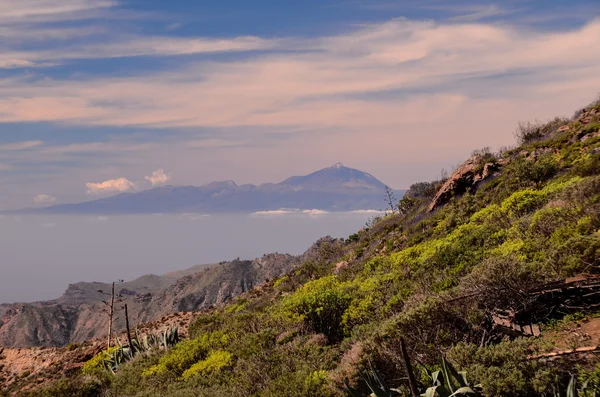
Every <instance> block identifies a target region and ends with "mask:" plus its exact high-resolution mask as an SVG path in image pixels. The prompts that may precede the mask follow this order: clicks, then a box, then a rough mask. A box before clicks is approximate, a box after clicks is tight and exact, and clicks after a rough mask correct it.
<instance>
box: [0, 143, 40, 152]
mask: <svg viewBox="0 0 600 397" xmlns="http://www.w3.org/2000/svg"><path fill="white" fill-rule="evenodd" d="M43 144H44V142H42V141H23V142H12V143H5V144H0V151H12V150H25V149H31V148H35V147H38V146H41V145H43Z"/></svg>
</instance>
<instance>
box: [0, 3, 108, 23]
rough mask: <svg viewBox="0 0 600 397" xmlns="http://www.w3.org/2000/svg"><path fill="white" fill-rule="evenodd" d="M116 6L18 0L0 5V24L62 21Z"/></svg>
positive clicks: (87, 15) (86, 15)
mask: <svg viewBox="0 0 600 397" xmlns="http://www.w3.org/2000/svg"><path fill="white" fill-rule="evenodd" d="M116 5H117V2H116V1H111V0H19V1H11V2H6V1H5V2H1V3H0V23H22V22H31V21H44V22H53V21H64V20H65V19H72V18H76V17H79V18H81V17H90V16H91V15H90V14H89V12H90V11H95V10H99V9H106V8H110V7H114V6H116Z"/></svg>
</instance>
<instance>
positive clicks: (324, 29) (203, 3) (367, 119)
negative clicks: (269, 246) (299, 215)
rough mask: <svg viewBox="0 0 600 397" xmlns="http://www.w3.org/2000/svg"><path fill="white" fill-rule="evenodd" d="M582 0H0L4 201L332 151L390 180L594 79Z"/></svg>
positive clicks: (444, 163)
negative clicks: (488, 0)
mask: <svg viewBox="0 0 600 397" xmlns="http://www.w3.org/2000/svg"><path fill="white" fill-rule="evenodd" d="M598 48H600V2H598V1H597V0H589V1H586V0H580V1H569V2H566V1H557V0H504V1H502V2H499V1H498V2H486V1H443V0H418V1H416V0H415V1H411V0H404V1H399V0H398V1H391V0H302V1H275V0H254V1H251V2H250V1H246V0H220V1H212V0H211V1H209V0H173V1H158V0H0V209H16V208H22V207H30V206H43V205H48V204H53V203H66V202H77V201H83V200H89V199H91V198H95V197H100V196H106V195H110V194H115V193H118V192H125V191H136V190H143V189H148V188H151V187H153V186H161V185H164V184H173V185H201V184H204V183H208V182H210V181H214V180H235V181H236V182H238V183H255V184H259V183H265V182H278V181H281V180H283V179H285V178H287V177H289V176H291V175H302V174H307V173H310V172H312V171H315V170H317V169H319V168H324V167H327V166H331V165H333V164H334V163H336V162H343V163H344V164H345V165H347V166H350V167H353V168H358V169H361V170H363V171H366V172H369V173H371V174H373V175H375V176H376V177H378V178H379V179H381V180H382V181H383V182H385V183H386V184H388V185H390V186H392V187H393V188H396V189H402V188H406V187H408V186H409V185H410V184H412V183H414V182H417V181H422V180H431V179H435V178H436V177H438V176H439V175H440V172H441V170H442V169H443V168H445V169H451V168H452V167H453V166H455V165H457V164H458V163H460V162H461V161H462V160H464V159H465V158H466V157H467V156H468V155H469V154H470V153H471V152H472V151H473V150H475V149H480V148H482V147H486V146H489V147H492V148H493V149H497V148H500V147H502V146H507V145H511V144H513V143H514V131H515V127H516V125H517V123H518V122H519V121H525V120H536V119H538V120H545V119H549V118H551V117H554V116H571V115H572V114H573V112H574V111H575V110H577V109H578V108H581V107H583V106H585V105H586V104H587V103H589V102H591V101H592V100H594V99H595V98H596V97H597V95H598V93H599V92H600V51H598Z"/></svg>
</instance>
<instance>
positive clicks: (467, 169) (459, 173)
mask: <svg viewBox="0 0 600 397" xmlns="http://www.w3.org/2000/svg"><path fill="white" fill-rule="evenodd" d="M499 166H500V162H498V161H489V162H485V160H484V158H483V157H482V156H471V157H470V158H469V159H468V160H467V161H465V162H464V163H463V164H462V165H461V166H460V167H458V169H457V170H456V171H454V173H453V174H452V175H451V176H450V178H448V180H447V181H446V182H445V183H444V184H443V185H442V187H441V188H440V190H438V192H437V193H436V195H435V197H434V198H433V200H432V201H431V204H429V211H430V212H431V211H433V210H435V209H436V208H438V207H441V206H443V205H445V204H446V203H448V202H449V201H450V199H452V197H455V196H459V195H461V194H463V193H465V192H466V191H467V190H469V189H472V188H474V187H475V186H476V185H477V184H478V183H480V182H481V181H483V180H485V179H487V178H489V177H490V176H492V175H493V174H494V173H495V172H496V171H497V170H498V168H499Z"/></svg>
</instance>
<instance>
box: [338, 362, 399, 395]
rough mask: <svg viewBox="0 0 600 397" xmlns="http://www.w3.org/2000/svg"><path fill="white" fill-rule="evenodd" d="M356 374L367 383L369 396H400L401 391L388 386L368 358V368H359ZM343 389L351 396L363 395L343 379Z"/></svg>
mask: <svg viewBox="0 0 600 397" xmlns="http://www.w3.org/2000/svg"><path fill="white" fill-rule="evenodd" d="M358 374H359V376H360V378H361V380H362V381H363V382H364V383H365V384H366V385H367V387H368V388H369V390H371V394H370V396H369V397H395V396H401V395H402V392H401V391H400V390H399V389H393V388H390V387H389V386H388V385H387V384H386V383H385V381H384V380H383V377H382V376H381V374H380V373H379V372H378V371H377V369H375V367H374V366H373V363H371V361H370V360H369V368H368V369H359V370H358ZM344 386H345V388H344V391H345V392H346V394H348V395H349V396H351V397H364V396H362V395H361V394H360V392H359V391H358V390H356V389H355V388H353V387H352V386H350V385H349V384H348V382H347V381H344Z"/></svg>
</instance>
